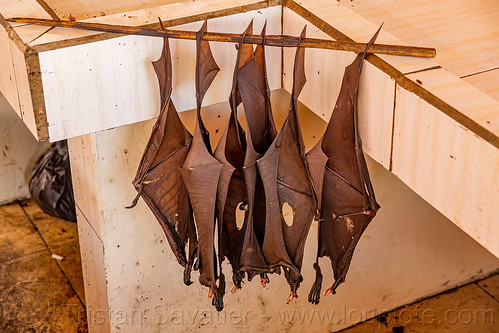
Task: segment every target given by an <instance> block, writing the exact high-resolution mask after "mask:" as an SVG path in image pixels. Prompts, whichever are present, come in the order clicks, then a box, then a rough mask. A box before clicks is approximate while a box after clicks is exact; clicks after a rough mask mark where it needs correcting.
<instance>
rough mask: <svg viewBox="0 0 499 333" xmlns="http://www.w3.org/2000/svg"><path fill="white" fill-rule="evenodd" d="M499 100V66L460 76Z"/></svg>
mask: <svg viewBox="0 0 499 333" xmlns="http://www.w3.org/2000/svg"><path fill="white" fill-rule="evenodd" d="M461 79H462V80H464V81H466V82H468V83H469V84H471V85H472V86H474V87H475V88H477V89H479V90H481V91H483V92H484V93H486V94H487V95H489V96H490V97H492V98H494V99H495V100H496V101H499V68H496V69H493V70H490V71H486V72H482V73H478V74H474V75H470V76H465V77H462V78H461Z"/></svg>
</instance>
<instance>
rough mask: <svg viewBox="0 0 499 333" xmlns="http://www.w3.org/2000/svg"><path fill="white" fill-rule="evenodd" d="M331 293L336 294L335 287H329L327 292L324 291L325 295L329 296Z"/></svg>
mask: <svg viewBox="0 0 499 333" xmlns="http://www.w3.org/2000/svg"><path fill="white" fill-rule="evenodd" d="M329 294H333V295H334V294H336V292H335V291H334V290H333V287H330V288H328V290H326V292H325V293H324V296H327V295H329Z"/></svg>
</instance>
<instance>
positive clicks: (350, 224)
mask: <svg viewBox="0 0 499 333" xmlns="http://www.w3.org/2000/svg"><path fill="white" fill-rule="evenodd" d="M345 225H346V228H347V232H348V233H349V234H351V233H352V232H353V229H354V227H355V225H354V223H353V220H352V219H351V218H350V217H348V216H347V217H345Z"/></svg>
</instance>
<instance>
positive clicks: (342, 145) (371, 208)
mask: <svg viewBox="0 0 499 333" xmlns="http://www.w3.org/2000/svg"><path fill="white" fill-rule="evenodd" d="M378 33H379V30H378V32H376V34H375V35H374V37H373V38H372V39H371V41H370V42H369V43H368V46H369V45H370V44H372V43H373V42H374V40H375V39H376V37H377V35H378ZM365 56H366V53H365V52H364V53H363V54H359V55H358V56H357V57H356V58H355V60H354V61H353V62H352V63H351V64H350V65H349V66H347V67H346V69H345V73H344V76H343V81H342V85H341V88H340V93H339V96H338V99H337V102H336V105H335V108H334V111H333V114H332V116H331V119H330V121H329V124H328V126H327V128H326V132H325V133H324V136H323V138H322V139H321V140H320V142H319V143H318V144H317V145H316V146H315V147H314V148H313V149H312V150H311V151H310V152H309V153H308V154H307V159H308V161H309V165H310V169H311V173H312V174H313V181H314V183H315V186H316V188H321V191H320V222H319V229H318V234H319V236H318V253H317V257H318V258H320V257H323V256H327V257H329V258H330V260H331V265H332V268H333V272H334V279H335V282H334V284H333V285H332V287H331V288H329V289H328V290H327V291H326V294H328V293H330V292H332V293H335V290H336V288H337V287H338V285H339V284H341V283H342V282H344V281H345V276H346V274H347V272H348V268H349V266H350V262H351V259H352V255H353V252H354V249H355V246H356V245H357V243H358V241H359V239H360V237H361V236H362V233H363V232H364V230H365V229H366V227H367V226H368V224H369V222H370V221H371V220H372V219H373V218H374V215H375V214H376V211H377V210H378V208H379V205H378V204H377V203H376V199H375V198H374V191H373V189H372V185H371V182H370V180H369V174H368V172H367V166H366V162H365V159H364V155H363V152H362V143H361V141H360V136H359V133H358V129H357V95H358V86H359V79H360V73H361V69H362V62H363V60H364V58H365ZM321 165H322V168H323V169H322V173H323V175H322V176H321V175H320V169H321ZM314 268H315V269H316V281H315V283H314V285H313V286H312V290H311V291H310V294H309V301H310V302H311V303H314V304H317V303H318V302H319V299H320V289H321V282H322V274H321V270H320V267H319V265H318V261H316V263H315V264H314Z"/></svg>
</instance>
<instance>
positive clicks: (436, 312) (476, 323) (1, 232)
mask: <svg viewBox="0 0 499 333" xmlns="http://www.w3.org/2000/svg"><path fill="white" fill-rule="evenodd" d="M53 254H56V255H60V256H62V257H64V259H63V260H62V261H61V260H55V259H53V258H52V255H53ZM415 278H416V277H415ZM498 315H499V274H497V275H494V276H491V277H489V278H486V279H484V280H481V281H477V282H474V283H471V284H467V285H465V286H462V287H460V288H456V289H453V290H450V291H448V292H445V293H443V294H439V295H436V296H434V297H431V298H428V299H425V300H422V301H420V302H417V303H414V304H411V305H408V306H404V307H402V308H399V309H397V310H395V311H392V312H390V313H386V314H384V315H381V316H379V317H377V318H375V319H371V320H368V321H366V322H363V323H360V324H358V325H357V326H354V327H351V328H348V329H346V330H343V331H342V332H347V333H358V332H395V333H400V332H477V333H482V332H484V333H485V332H499V318H498ZM86 331H87V325H86V316H85V294H84V292H83V279H82V272H81V261H80V250H79V246H78V234H77V227H76V223H71V222H66V221H63V220H60V219H57V218H54V217H51V216H48V215H46V214H45V213H43V212H42V211H41V210H40V208H39V207H38V206H37V205H36V204H34V203H32V202H30V201H25V202H24V203H22V204H18V203H13V204H9V205H5V206H0V332H5V333H10V332H16V333H17V332H47V333H48V332H86Z"/></svg>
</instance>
